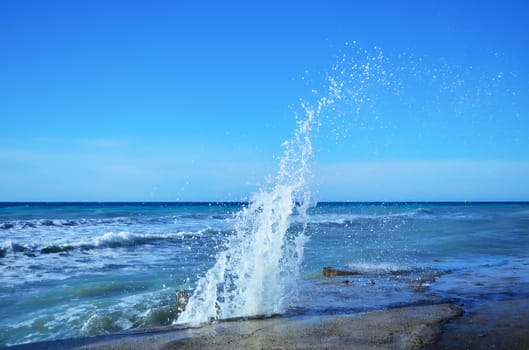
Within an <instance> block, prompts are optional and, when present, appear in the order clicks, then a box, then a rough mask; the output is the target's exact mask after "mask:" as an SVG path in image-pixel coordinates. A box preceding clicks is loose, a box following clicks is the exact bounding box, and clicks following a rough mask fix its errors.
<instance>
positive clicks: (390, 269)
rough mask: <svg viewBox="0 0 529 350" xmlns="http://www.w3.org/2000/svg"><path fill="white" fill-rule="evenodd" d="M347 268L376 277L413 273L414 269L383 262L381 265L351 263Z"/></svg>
mask: <svg viewBox="0 0 529 350" xmlns="http://www.w3.org/2000/svg"><path fill="white" fill-rule="evenodd" d="M347 268H348V269H349V270H351V271H356V272H359V273H362V274H376V275H394V274H402V273H410V272H412V271H413V270H412V268H411V267H409V266H406V265H400V264H397V263H390V262H381V263H350V264H348V265H347Z"/></svg>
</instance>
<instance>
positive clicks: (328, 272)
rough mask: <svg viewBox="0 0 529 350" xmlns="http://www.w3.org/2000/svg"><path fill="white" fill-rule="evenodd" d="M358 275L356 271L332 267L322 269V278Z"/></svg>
mask: <svg viewBox="0 0 529 350" xmlns="http://www.w3.org/2000/svg"><path fill="white" fill-rule="evenodd" d="M359 274H360V272H357V271H346V270H339V269H334V268H332V267H324V268H323V277H335V276H351V275H359Z"/></svg>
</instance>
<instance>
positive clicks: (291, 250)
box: [175, 51, 381, 325]
mask: <svg viewBox="0 0 529 350" xmlns="http://www.w3.org/2000/svg"><path fill="white" fill-rule="evenodd" d="M366 53H367V51H366ZM373 57H374V58H375V59H377V60H379V59H380V58H381V55H380V54H378V55H373ZM377 57H378V58H377ZM375 59H372V58H371V56H370V57H369V59H367V60H366V62H365V64H364V65H356V66H353V68H348V69H347V70H346V69H345V68H344V67H343V66H344V65H345V64H346V63H347V62H345V60H344V58H342V59H341V61H338V63H339V64H337V65H335V66H334V67H333V69H332V70H333V72H334V73H335V74H334V75H333V76H327V77H326V82H327V89H326V93H325V96H323V97H318V96H317V99H316V102H315V103H308V102H301V104H300V106H301V110H302V114H303V117H302V118H299V116H298V114H297V113H296V119H297V128H296V131H295V133H294V136H293V137H292V139H291V140H289V141H286V142H285V143H284V144H283V146H284V153H283V155H282V157H281V159H280V161H279V170H278V172H277V175H276V177H275V178H274V179H273V181H272V182H271V184H270V188H269V189H266V190H264V189H262V190H260V191H259V192H258V193H255V194H254V195H253V196H252V197H251V200H250V202H249V205H248V206H247V207H246V208H244V209H243V210H241V211H240V212H239V213H238V215H237V218H236V219H237V220H236V225H235V232H234V234H233V235H232V236H231V237H230V238H229V239H228V241H227V244H226V248H225V250H224V251H222V252H220V253H219V254H218V255H217V257H216V262H215V264H214V266H213V267H212V268H211V269H210V270H209V271H208V272H207V273H206V274H205V275H204V276H203V277H202V278H200V280H199V281H198V284H197V287H196V289H195V291H194V293H193V295H192V296H191V297H190V299H189V301H188V303H187V306H186V308H185V311H184V312H183V313H182V314H181V315H180V317H179V318H178V319H177V320H176V321H175V323H178V324H188V325H199V324H201V323H205V322H208V321H210V320H215V319H227V318H235V317H245V316H255V315H272V314H276V313H282V312H284V311H285V309H286V308H287V307H288V306H289V304H290V303H291V302H292V300H293V297H294V296H295V295H296V281H297V280H298V277H299V273H300V271H299V270H300V266H301V262H302V260H303V252H304V245H305V243H306V242H307V240H308V235H307V234H306V226H307V224H306V223H307V219H306V217H307V210H308V208H309V207H310V206H311V205H312V204H314V200H313V197H312V193H311V191H310V186H309V183H310V179H311V166H310V163H311V159H312V156H313V147H312V142H311V136H312V134H313V131H314V129H315V126H319V125H320V124H317V123H320V122H319V121H317V119H318V118H319V117H320V116H321V115H322V114H323V113H324V112H325V111H328V110H329V107H330V106H333V105H335V104H336V102H337V101H338V100H340V99H342V96H343V94H344V92H345V93H347V94H348V95H350V96H352V97H353V98H354V99H360V98H362V96H363V94H364V90H363V89H362V88H363V87H364V85H365V84H366V83H367V82H369V80H370V77H371V75H372V67H373V65H374V64H376V63H377V61H375ZM346 73H347V74H346ZM353 73H355V74H356V75H355V74H353ZM353 81H354V82H355V83H357V84H360V87H361V88H358V87H357V88H354V93H352V90H353V87H351V86H349V87H348V88H347V86H346V85H351V84H350V83H351V82H353ZM346 88H347V89H348V90H345V89H346ZM313 93H315V94H317V92H315V91H314V90H313ZM357 102H358V101H357ZM294 215H295V216H297V217H299V218H300V220H296V222H301V223H302V224H301V225H300V226H301V227H298V226H296V228H293V227H291V221H292V217H293V216H294Z"/></svg>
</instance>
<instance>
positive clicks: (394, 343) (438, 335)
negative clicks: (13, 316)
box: [14, 299, 529, 350]
mask: <svg viewBox="0 0 529 350" xmlns="http://www.w3.org/2000/svg"><path fill="white" fill-rule="evenodd" d="M465 309H467V310H465ZM14 349H79V350H80V349H84V350H111V349H115V350H125V349H130V350H135V349H163V350H171V349H368V350H369V349H437V350H441V349H524V350H527V349H529V299H519V300H507V301H488V302H483V303H482V304H480V305H461V304H458V303H443V304H436V305H423V306H407V307H399V308H392V309H386V310H378V311H371V312H362V313H356V314H351V315H337V316H330V315H329V316H301V317H300V316H298V317H280V316H278V317H272V318H268V319H254V320H237V321H225V322H217V323H214V324H210V325H207V326H204V327H200V328H194V329H179V328H175V327H166V328H159V329H153V330H143V331H137V332H132V333H126V334H114V335H108V336H98V337H92V338H80V339H69V340H59V341H53V342H43V343H33V344H27V345H21V346H15V347H14Z"/></svg>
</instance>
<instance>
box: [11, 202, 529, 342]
mask: <svg viewBox="0 0 529 350" xmlns="http://www.w3.org/2000/svg"><path fill="white" fill-rule="evenodd" d="M242 206H243V204H241V203H211V204H209V203H179V204H171V203H148V204H141V203H76V204H65V203H63V204H61V203H54V204H21V203H18V204H9V203H5V204H2V205H1V206H0V314H1V315H2V317H1V318H0V344H1V345H9V344H18V343H25V342H34V341H41V340H51V339H60V338H67V337H79V336H86V335H95V334H104V333H108V332H115V331H121V330H127V329H134V328H143V327H152V326H158V325H169V324H171V323H172V322H173V321H174V317H175V312H176V310H175V294H174V293H175V291H177V290H186V291H192V290H193V289H194V288H195V286H196V283H197V280H198V278H199V276H203V275H204V273H205V272H206V271H207V270H208V269H209V268H210V267H212V266H213V264H214V262H215V256H216V254H217V253H218V251H219V250H220V249H222V247H223V246H224V243H225V242H226V241H227V240H228V238H229V237H230V236H231V235H233V233H234V229H235V227H234V225H235V223H236V220H235V217H234V213H236V212H237V211H239V210H240V209H241V208H242ZM290 220H291V225H290V228H289V230H291V231H295V230H299V229H301V226H302V224H303V220H301V218H299V217H297V216H296V215H294V216H292V217H291V219H290ZM307 234H308V237H309V241H308V242H307V243H306V244H305V253H304V259H303V262H302V266H301V278H300V279H299V280H298V281H296V282H295V283H296V285H297V289H298V297H297V298H295V299H294V300H293V301H292V302H291V303H290V305H288V307H287V309H286V312H285V315H291V316H295V315H304V314H339V313H347V312H352V311H362V310H370V309H378V308H387V307H393V306H398V305H407V304H413V303H419V304H420V303H429V302H438V301H439V300H447V299H448V300H453V299H459V300H462V301H465V302H466V301H479V300H480V299H493V300H501V299H515V298H519V297H527V294H528V292H527V291H528V290H529V288H528V287H529V272H528V271H529V268H528V267H529V203H471V204H469V203H320V204H318V205H317V206H316V207H314V208H312V209H310V210H309V216H308V226H307ZM323 266H333V267H341V268H344V269H350V270H354V271H356V272H359V273H360V274H359V275H353V276H343V277H336V278H333V279H327V278H323V277H321V270H322V267H323ZM432 276H434V277H432Z"/></svg>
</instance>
